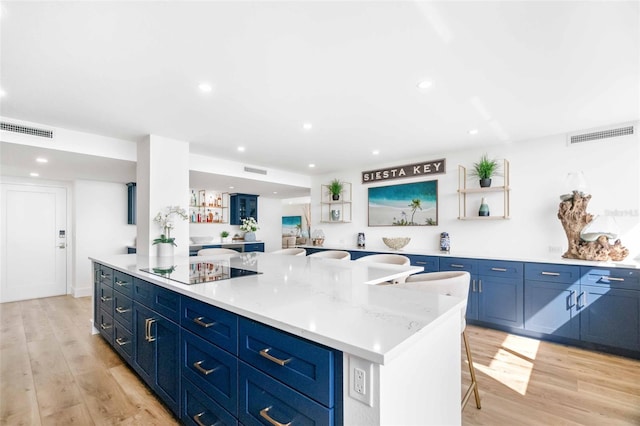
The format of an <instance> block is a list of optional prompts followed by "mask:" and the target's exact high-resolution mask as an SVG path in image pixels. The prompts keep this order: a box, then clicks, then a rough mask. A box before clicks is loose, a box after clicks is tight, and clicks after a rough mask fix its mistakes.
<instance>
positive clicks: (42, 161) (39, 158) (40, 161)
mask: <svg viewBox="0 0 640 426" xmlns="http://www.w3.org/2000/svg"><path fill="white" fill-rule="evenodd" d="M36 161H37V162H38V163H48V162H49V160H47V159H46V158H42V157H38V158H36Z"/></svg>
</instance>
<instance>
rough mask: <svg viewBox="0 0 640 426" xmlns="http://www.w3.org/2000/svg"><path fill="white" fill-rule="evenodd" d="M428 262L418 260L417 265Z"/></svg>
mask: <svg viewBox="0 0 640 426" xmlns="http://www.w3.org/2000/svg"><path fill="white" fill-rule="evenodd" d="M426 264H427V262H423V261H421V260H417V261H416V265H426Z"/></svg>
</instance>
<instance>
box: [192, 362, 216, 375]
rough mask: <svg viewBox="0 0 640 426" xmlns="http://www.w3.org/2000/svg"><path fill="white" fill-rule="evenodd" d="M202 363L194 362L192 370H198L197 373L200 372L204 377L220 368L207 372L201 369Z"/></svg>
mask: <svg viewBox="0 0 640 426" xmlns="http://www.w3.org/2000/svg"><path fill="white" fill-rule="evenodd" d="M203 362H204V360H202V361H196V362H194V363H193V368H195V369H196V370H198V371H199V372H201V373H202V374H204V375H205V376H208V375H209V374H211V373H213V372H214V371H216V370H217V369H218V368H220V367H216V368H212V369H210V370H207V369H205V368H203V367H202V363H203Z"/></svg>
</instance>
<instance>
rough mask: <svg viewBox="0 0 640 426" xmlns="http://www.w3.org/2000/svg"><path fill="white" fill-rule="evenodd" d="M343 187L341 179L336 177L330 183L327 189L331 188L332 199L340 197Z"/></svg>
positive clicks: (335, 199) (336, 199)
mask: <svg viewBox="0 0 640 426" xmlns="http://www.w3.org/2000/svg"><path fill="white" fill-rule="evenodd" d="M343 188H344V184H343V183H342V182H341V181H340V179H334V180H332V181H331V182H330V183H329V186H328V187H327V189H328V190H329V194H331V199H332V200H333V201H338V200H339V199H340V194H341V193H342V189H343Z"/></svg>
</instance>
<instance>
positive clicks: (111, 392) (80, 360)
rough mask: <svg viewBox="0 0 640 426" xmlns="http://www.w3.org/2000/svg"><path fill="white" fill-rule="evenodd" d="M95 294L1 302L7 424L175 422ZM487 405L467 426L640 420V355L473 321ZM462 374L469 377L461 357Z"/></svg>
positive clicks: (0, 380)
mask: <svg viewBox="0 0 640 426" xmlns="http://www.w3.org/2000/svg"><path fill="white" fill-rule="evenodd" d="M90 318H91V298H88V297H85V298H79V299H74V298H72V297H70V296H60V297H51V298H46V299H37V300H30V301H24V302H13V303H5V304H0V425H82V426H85V425H94V424H95V425H112V424H117V425H122V424H124V425H174V424H177V421H176V419H175V418H173V416H172V415H171V413H170V412H169V411H168V410H167V409H166V408H165V407H164V406H163V405H162V404H160V403H159V402H158V401H157V400H156V399H155V397H154V396H153V395H152V394H151V393H150V391H149V390H148V388H147V387H146V386H144V385H143V384H142V382H141V381H140V380H139V379H138V377H137V376H136V375H135V374H134V373H133V372H132V371H131V370H130V369H129V368H128V367H126V366H125V365H123V363H122V361H121V359H120V358H119V357H118V356H117V355H116V354H115V353H114V351H113V350H112V349H111V348H110V347H109V346H108V345H107V344H106V343H105V342H104V341H103V340H102V339H101V338H100V337H99V336H95V335H91V334H90V332H89V330H90V322H89V320H90ZM467 333H468V335H469V338H470V343H471V348H472V351H473V356H474V364H475V366H476V373H477V376H478V383H479V387H480V394H481V399H482V409H481V410H478V409H476V408H475V405H474V400H473V397H472V398H471V399H470V400H469V403H468V404H467V407H466V408H465V410H464V412H463V422H462V423H463V425H598V426H600V425H640V361H636V360H631V359H626V358H622V357H616V356H611V355H605V354H600V353H596V352H591V351H584V350H580V349H575V348H570V347H565V346H562V345H557V344H552V343H545V342H539V341H537V340H534V339H527V338H523V337H517V336H513V335H509V334H507V333H503V332H499V331H495V330H487V329H483V328H478V327H473V326H468V327H467ZM462 368H463V373H464V375H463V381H464V382H468V380H469V377H468V376H469V375H468V369H467V367H466V364H464V363H463V366H462Z"/></svg>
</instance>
